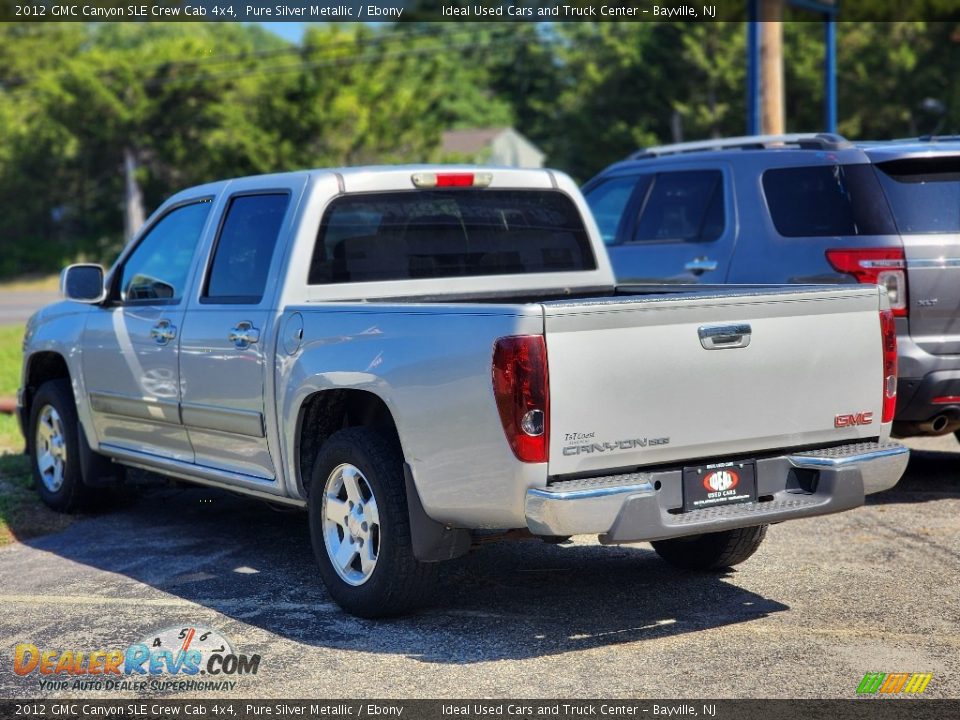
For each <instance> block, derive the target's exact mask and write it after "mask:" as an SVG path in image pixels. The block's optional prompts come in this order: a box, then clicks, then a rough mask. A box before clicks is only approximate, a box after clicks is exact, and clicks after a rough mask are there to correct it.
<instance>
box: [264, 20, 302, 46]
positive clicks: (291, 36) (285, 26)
mask: <svg viewBox="0 0 960 720" xmlns="http://www.w3.org/2000/svg"><path fill="white" fill-rule="evenodd" d="M260 24H261V25H263V27H265V28H266V29H267V30H269V31H270V32H273V33H275V34H277V35H279V36H280V37H282V38H283V39H284V40H290V41H291V42H296V43H298V42H300V41H301V40H302V39H303V31H304V24H305V23H298V22H265V23H260Z"/></svg>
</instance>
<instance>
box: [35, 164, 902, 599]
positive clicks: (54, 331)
mask: <svg viewBox="0 0 960 720" xmlns="http://www.w3.org/2000/svg"><path fill="white" fill-rule="evenodd" d="M62 290H63V294H64V296H65V297H66V299H67V300H66V301H65V302H61V303H58V304H56V305H52V306H50V307H47V308H45V309H43V310H41V311H40V312H39V313H37V314H36V315H35V316H34V317H33V318H32V319H31V320H30V322H29V324H28V326H27V330H26V337H25V341H24V347H25V353H24V366H23V379H22V387H21V391H20V394H19V404H20V417H21V421H22V425H23V428H24V434H25V436H26V438H27V445H28V450H29V452H30V454H31V455H32V458H33V471H34V474H35V476H36V482H37V487H38V489H39V492H40V494H41V495H42V497H43V499H44V500H45V501H46V503H47V504H48V505H50V506H51V507H53V508H55V509H58V510H62V511H70V510H73V509H76V508H78V507H81V506H82V505H83V504H84V503H87V502H89V501H91V500H93V499H95V498H96V497H97V495H98V494H99V493H100V492H102V491H101V490H100V488H102V487H103V486H105V485H108V484H110V483H115V482H118V481H120V480H122V478H123V468H124V466H129V467H136V468H143V469H149V470H152V471H157V472H160V473H164V474H167V475H169V476H172V477H175V478H180V479H183V480H188V481H192V482H196V483H201V484H205V485H212V486H215V487H219V488H226V489H230V490H233V491H236V492H240V493H243V494H246V495H249V496H252V497H256V498H261V499H264V500H267V501H270V502H273V503H281V504H285V505H289V506H294V507H299V508H303V509H305V510H307V511H308V516H309V524H310V530H311V536H312V541H313V550H314V553H315V554H316V558H317V561H318V564H319V569H320V576H321V578H322V579H323V581H324V583H325V584H326V586H327V588H328V589H329V592H330V594H331V595H332V597H333V598H334V599H335V600H336V601H337V602H338V603H340V605H341V606H343V607H344V608H345V609H346V610H347V611H349V612H351V613H355V614H357V615H361V616H367V617H375V616H383V615H391V614H397V613H401V612H404V611H406V610H408V609H410V608H412V607H414V606H415V605H417V604H418V603H419V602H421V601H422V599H423V598H424V597H425V594H426V592H427V590H428V588H429V583H430V579H431V576H432V570H433V569H434V567H435V564H436V563H437V562H438V561H441V560H447V559H451V558H454V557H457V556H460V555H462V554H464V553H466V552H467V551H468V550H469V549H470V547H471V545H472V544H473V543H474V542H475V541H477V540H478V539H479V538H481V537H487V538H489V537H490V536H496V535H498V534H501V533H502V534H504V535H507V534H509V536H511V537H516V536H517V535H527V536H529V535H533V536H538V537H541V538H543V539H544V540H547V541H553V542H556V541H557V540H558V539H560V538H564V537H567V536H570V535H575V534H585V533H590V534H597V535H599V538H600V542H602V543H605V544H618V543H632V542H640V541H651V542H652V543H653V547H654V549H655V550H656V551H657V552H658V553H659V554H660V555H661V556H662V557H664V558H665V559H666V560H667V561H669V562H671V563H674V564H676V565H678V566H681V567H684V568H692V569H710V568H719V567H726V566H730V565H733V564H736V563H739V562H741V561H743V560H745V559H746V558H747V557H749V556H750V555H751V554H752V553H753V552H754V551H755V550H756V548H757V546H758V545H759V544H760V542H761V540H762V539H763V537H764V535H765V532H766V527H767V525H769V524H770V523H776V522H781V521H784V520H790V519H793V518H803V517H810V516H815V515H824V514H827V513H833V512H838V511H842V510H847V509H850V508H855V507H857V506H859V505H861V504H862V503H863V502H864V496H865V495H866V494H869V493H873V492H878V491H880V490H884V489H886V488H889V487H891V486H893V485H894V484H895V483H896V482H897V480H898V479H899V477H900V475H901V474H902V472H903V470H904V469H905V466H906V463H907V458H908V455H907V450H906V449H905V448H903V447H902V446H900V445H896V444H891V443H889V442H888V436H889V431H890V421H891V419H892V417H893V410H894V405H895V400H896V398H895V392H896V375H897V372H896V335H895V330H894V324H893V319H892V316H891V314H890V312H889V310H888V308H887V303H888V300H887V293H886V292H880V290H879V289H878V287H876V286H827V287H819V286H798V285H789V286H770V287H731V286H723V287H719V286H717V287H703V286H701V287H678V286H672V287H667V286H648V287H644V286H632V287H622V286H621V287H617V286H616V285H615V282H614V278H613V273H612V272H611V268H610V264H609V261H608V259H607V256H606V253H605V252H604V248H603V244H602V242H601V240H600V236H599V233H598V230H597V227H596V224H595V223H594V221H593V219H592V217H591V215H590V213H589V211H588V209H587V206H586V205H585V203H584V200H583V198H582V196H581V195H580V193H579V191H578V190H577V187H576V185H575V184H574V183H573V182H572V181H571V179H570V178H568V177H566V176H565V175H563V174H561V173H557V172H552V171H548V170H515V169H489V168H486V169H482V168H470V167H453V168H447V167H442V168H441V167H430V166H424V167H393V168H356V169H343V170H314V171H309V172H296V173H289V174H280V175H269V176H261V177H252V178H243V179H238V180H228V181H223V182H217V183H213V184H210V185H204V186H200V187H195V188H191V189H189V190H186V191H184V192H181V193H179V194H178V195H176V196H174V197H173V198H171V199H170V200H169V201H167V202H166V203H164V204H163V206H162V207H160V208H159V209H158V210H157V211H156V213H155V214H154V215H153V216H152V218H151V219H150V220H149V222H148V223H147V225H146V227H145V229H144V230H143V231H142V232H141V233H140V235H139V237H138V238H137V239H136V240H135V241H134V242H133V243H131V245H130V246H129V247H128V248H127V249H126V250H125V251H124V252H123V254H122V255H121V256H120V258H119V259H118V260H117V262H116V264H115V265H114V266H113V268H112V269H111V270H110V271H109V272H108V273H106V274H105V276H104V271H103V269H102V268H100V267H99V266H95V265H74V266H71V267H69V268H67V269H66V270H65V271H64V274H63V276H62ZM509 531H512V532H509ZM517 531H519V532H517Z"/></svg>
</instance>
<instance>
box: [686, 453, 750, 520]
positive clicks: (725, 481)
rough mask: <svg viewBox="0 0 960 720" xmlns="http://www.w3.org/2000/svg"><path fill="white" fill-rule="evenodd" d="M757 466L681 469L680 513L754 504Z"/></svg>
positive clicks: (741, 464)
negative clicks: (723, 506)
mask: <svg viewBox="0 0 960 720" xmlns="http://www.w3.org/2000/svg"><path fill="white" fill-rule="evenodd" d="M756 500H757V464H756V462H754V461H753V460H743V461H740V462H725V463H714V464H712V465H701V466H699V467H688V468H684V469H683V511H684V512H690V511H691V510H705V509H707V508H712V507H717V506H718V505H736V504H738V503H748V502H756Z"/></svg>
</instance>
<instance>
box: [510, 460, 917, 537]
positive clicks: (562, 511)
mask: <svg viewBox="0 0 960 720" xmlns="http://www.w3.org/2000/svg"><path fill="white" fill-rule="evenodd" d="M909 457H910V453H909V450H907V448H905V447H904V446H902V445H899V444H895V443H885V444H880V443H858V444H854V445H844V446H841V447H834V448H828V449H824V450H809V451H803V452H798V453H796V454H791V455H783V456H779V457H773V458H764V459H760V460H757V494H758V496H759V498H760V499H761V500H760V501H759V502H753V503H745V504H740V505H726V506H721V507H715V508H709V509H705V510H694V511H692V512H687V513H680V512H679V510H680V508H682V506H683V497H682V493H683V490H682V482H681V475H682V471H681V470H680V469H676V470H665V471H658V472H649V473H643V472H639V473H631V474H625V475H612V476H606V477H596V478H586V479H581V480H568V481H563V482H559V483H555V484H554V485H550V486H548V487H546V488H532V489H530V490H528V491H527V497H526V506H525V512H526V518H527V527H528V528H529V529H530V531H531V532H532V533H534V534H535V535H560V536H563V535H581V534H598V535H600V540H601V542H605V543H623V542H640V541H644V540H664V539H667V538H673V537H683V536H686V535H699V534H701V533H709V532H717V531H720V530H730V529H733V528H739V527H750V526H754V525H766V524H768V523H775V522H783V521H784V520H793V519H795V518H803V517H814V516H816V515H827V514H830V513H835V512H841V511H843V510H849V509H851V508H855V507H858V506H860V505H862V504H863V502H864V497H865V496H866V495H869V494H871V493H876V492H880V491H882V490H887V489H888V488H891V487H893V486H894V485H896V484H897V481H898V480H899V479H900V476H901V475H903V472H904V470H906V467H907V461H908V459H909ZM804 488H809V489H806V490H805V489H804Z"/></svg>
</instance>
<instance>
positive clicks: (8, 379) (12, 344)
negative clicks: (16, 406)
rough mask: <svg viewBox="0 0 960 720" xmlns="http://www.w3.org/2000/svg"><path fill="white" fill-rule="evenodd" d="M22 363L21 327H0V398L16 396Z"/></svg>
mask: <svg viewBox="0 0 960 720" xmlns="http://www.w3.org/2000/svg"><path fill="white" fill-rule="evenodd" d="M22 361H23V326H22V325H7V326H4V327H0V397H10V396H12V395H16V394H17V387H19V385H20V363H21V362H22Z"/></svg>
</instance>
